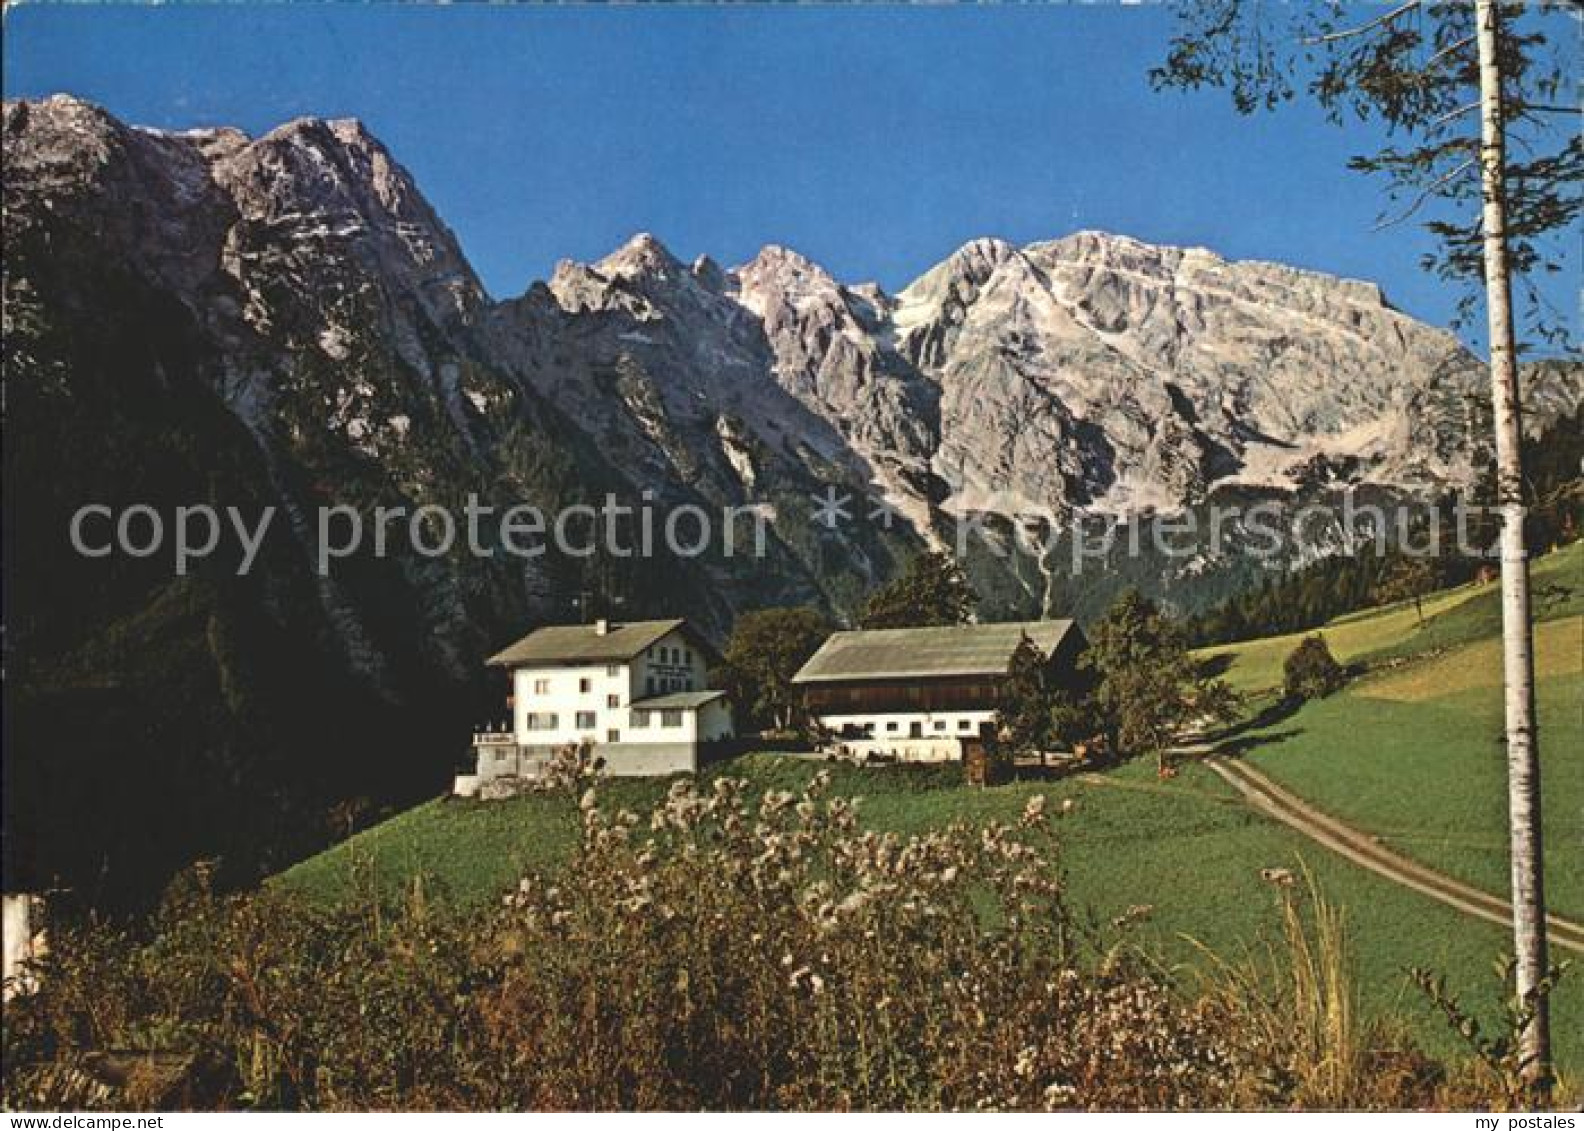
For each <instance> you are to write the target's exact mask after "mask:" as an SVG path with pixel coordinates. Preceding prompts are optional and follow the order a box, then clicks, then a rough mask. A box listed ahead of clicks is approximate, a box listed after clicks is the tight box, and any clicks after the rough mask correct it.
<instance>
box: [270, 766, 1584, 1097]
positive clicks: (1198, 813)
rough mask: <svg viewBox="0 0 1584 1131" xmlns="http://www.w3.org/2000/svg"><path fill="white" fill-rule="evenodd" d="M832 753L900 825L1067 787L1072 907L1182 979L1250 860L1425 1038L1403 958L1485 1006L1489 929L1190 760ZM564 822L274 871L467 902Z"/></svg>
mask: <svg viewBox="0 0 1584 1131" xmlns="http://www.w3.org/2000/svg"><path fill="white" fill-rule="evenodd" d="M821 768H822V764H821V763H817V762H812V761H805V760H801V759H794V758H788V757H785V756H777V755H752V756H749V757H746V758H743V759H739V760H738V761H736V762H733V763H731V764H729V765H728V766H726V767H724V768H722V769H718V770H716V771H714V772H716V773H722V772H724V773H730V774H732V775H734V776H739V777H746V778H748V779H749V780H750V781H751V782H752V783H753V786H754V788H755V789H760V790H763V789H791V788H796V787H798V786H799V785H800V784H801V783H803V782H805V781H806V780H807V779H808V778H809V777H810V776H812V775H813V774H814V773H815V772H817V771H818V770H819V769H821ZM833 769H834V773H835V777H836V781H835V786H834V791H835V792H837V793H842V794H847V795H853V796H858V797H861V798H862V799H863V800H862V803H861V807H860V811H861V812H862V813H863V814H864V817H865V820H866V822H867V823H868V824H871V825H872V826H874V827H876V828H879V829H884V830H894V831H897V832H902V833H906V832H912V831H920V830H924V829H928V828H931V827H938V826H940V825H944V824H947V823H949V822H951V821H954V820H964V821H969V822H980V821H984V820H987V819H989V818H992V817H997V818H1001V819H1003V820H1012V819H1015V818H1016V816H1017V815H1018V813H1020V812H1021V810H1022V808H1023V805H1024V803H1025V802H1026V800H1027V798H1028V797H1029V796H1030V795H1032V794H1034V793H1043V794H1045V795H1046V796H1047V797H1049V798H1050V799H1051V801H1052V802H1053V803H1055V804H1060V802H1061V801H1062V800H1064V799H1068V798H1071V799H1072V800H1073V802H1074V806H1075V807H1074V809H1073V811H1072V812H1071V813H1070V814H1069V815H1068V816H1067V817H1066V818H1064V820H1063V823H1062V825H1061V826H1060V832H1061V842H1062V845H1063V849H1062V850H1063V853H1064V864H1065V867H1066V869H1067V871H1068V875H1069V879H1070V884H1071V893H1072V899H1073V902H1074V904H1075V906H1077V907H1079V908H1080V909H1084V910H1086V911H1087V912H1088V913H1089V915H1090V916H1091V917H1092V918H1093V920H1094V921H1095V922H1096V923H1097V924H1102V925H1104V924H1109V923H1110V922H1111V921H1112V920H1113V919H1115V918H1117V917H1118V916H1121V915H1123V914H1124V913H1126V912H1128V911H1129V910H1130V909H1134V908H1140V907H1147V908H1149V911H1148V912H1147V914H1145V915H1144V917H1143V919H1142V920H1141V921H1140V922H1139V923H1138V924H1137V925H1135V926H1134V927H1132V928H1129V932H1128V937H1129V938H1131V939H1133V940H1134V941H1136V942H1137V943H1139V944H1141V945H1143V946H1145V947H1147V948H1148V949H1149V950H1150V951H1151V952H1153V953H1156V954H1159V955H1160V956H1161V957H1162V958H1163V959H1164V960H1165V961H1166V962H1167V963H1169V964H1171V965H1173V966H1177V967H1179V968H1180V971H1181V973H1182V976H1183V977H1185V978H1192V976H1193V975H1192V970H1193V969H1194V968H1195V967H1196V964H1197V963H1199V962H1201V961H1202V954H1201V953H1200V951H1199V950H1198V948H1197V946H1196V945H1195V942H1194V941H1193V940H1197V941H1198V942H1202V943H1204V944H1205V945H1207V946H1209V947H1210V948H1212V949H1213V950H1215V951H1216V952H1217V953H1220V954H1223V955H1228V956H1240V955H1242V954H1243V953H1244V951H1245V949H1246V948H1248V947H1253V946H1258V945H1260V942H1261V940H1262V939H1265V938H1268V937H1271V936H1272V934H1273V932H1274V931H1275V930H1276V924H1277V917H1276V916H1277V906H1278V905H1277V898H1278V897H1277V893H1276V891H1275V890H1274V889H1273V888H1272V887H1271V886H1270V885H1269V884H1267V883H1266V882H1265V881H1264V880H1262V879H1261V877H1260V871H1261V869H1262V868H1269V867H1287V868H1294V869H1296V868H1301V867H1305V866H1307V867H1308V868H1310V869H1311V870H1312V871H1313V873H1314V875H1315V876H1316V878H1317V880H1318V881H1319V883H1320V884H1321V885H1322V887H1323V888H1324V890H1325V891H1326V892H1327V893H1328V894H1330V895H1331V896H1332V897H1333V898H1334V899H1335V900H1336V901H1338V902H1340V903H1342V904H1344V905H1346V906H1347V907H1348V908H1350V909H1351V910H1350V913H1349V921H1350V923H1351V926H1352V929H1353V932H1354V937H1355V942H1356V949H1357V956H1358V966H1359V976H1360V981H1361V984H1362V988H1363V992H1364V995H1365V998H1366V1001H1367V1002H1368V1003H1369V1004H1370V1005H1371V1006H1372V1007H1374V1008H1377V1009H1390V1010H1393V1011H1397V1012H1400V1013H1402V1014H1404V1015H1405V1016H1407V1017H1408V1018H1409V1019H1410V1020H1411V1021H1412V1022H1413V1023H1414V1024H1415V1027H1416V1028H1417V1029H1418V1030H1419V1032H1420V1034H1421V1036H1422V1039H1423V1040H1424V1041H1425V1042H1426V1043H1427V1044H1428V1045H1429V1046H1430V1047H1432V1048H1434V1049H1436V1050H1439V1051H1440V1052H1442V1053H1456V1052H1459V1051H1460V1050H1459V1049H1458V1048H1457V1047H1456V1044H1455V1041H1454V1040H1453V1038H1452V1037H1451V1036H1450V1034H1448V1033H1447V1032H1446V1030H1445V1029H1444V1026H1443V1024H1442V1023H1441V1022H1440V1021H1439V1020H1438V1019H1437V1018H1435V1017H1433V1016H1432V1015H1431V1014H1430V1012H1429V1010H1428V1009H1427V1008H1426V1006H1425V1005H1424V1004H1423V1003H1422V1001H1421V999H1420V997H1419V995H1418V993H1417V991H1415V990H1414V989H1413V988H1412V987H1411V986H1410V985H1409V984H1408V980H1407V977H1406V975H1405V970H1406V969H1407V968H1408V967H1410V966H1414V965H1420V966H1428V967H1432V968H1435V969H1438V970H1442V971H1445V972H1447V973H1448V975H1449V976H1450V978H1451V980H1452V982H1453V984H1454V985H1456V986H1458V987H1460V988H1463V989H1464V990H1465V991H1466V992H1467V993H1468V994H1469V997H1470V1000H1471V1001H1478V1002H1480V1003H1482V1004H1483V1005H1484V1006H1486V1007H1488V1008H1489V1009H1491V1010H1493V1009H1494V1002H1495V987H1494V983H1493V982H1492V980H1491V978H1490V975H1489V970H1490V964H1491V961H1492V959H1493V958H1494V957H1495V956H1496V955H1497V954H1499V953H1500V952H1501V951H1502V948H1503V946H1504V945H1505V937H1504V933H1503V932H1502V931H1501V930H1500V929H1499V928H1497V927H1495V926H1492V925H1489V924H1485V923H1482V922H1478V921H1475V920H1471V919H1469V918H1467V917H1465V916H1463V915H1460V914H1459V913H1457V912H1455V911H1452V910H1450V909H1448V908H1445V907H1442V906H1441V905H1440V904H1437V903H1435V902H1433V901H1431V900H1428V899H1425V898H1423V897H1421V896H1418V895H1416V894H1414V893H1412V892H1409V891H1405V890H1403V889H1401V888H1398V887H1396V886H1395V885H1392V884H1390V883H1388V882H1387V881H1385V880H1382V879H1379V878H1377V877H1375V876H1373V875H1371V874H1370V873H1368V872H1365V871H1362V870H1361V869H1358V868H1356V867H1353V866H1352V865H1350V864H1347V863H1346V862H1344V861H1342V860H1340V859H1338V858H1336V857H1334V856H1332V855H1330V854H1329V853H1326V852H1325V851H1324V850H1322V849H1320V848H1318V847H1316V846H1314V845H1313V844H1311V843H1309V842H1307V841H1305V840H1304V839H1303V838H1301V837H1300V836H1298V835H1297V834H1295V833H1292V832H1290V831H1289V830H1287V829H1285V828H1283V827H1281V826H1279V825H1275V824H1272V823H1271V822H1269V821H1266V820H1265V819H1263V818H1261V817H1259V816H1258V815H1256V814H1255V813H1253V812H1252V811H1250V810H1249V809H1248V808H1247V807H1246V806H1245V805H1243V803H1242V802H1241V801H1240V800H1239V799H1238V798H1237V797H1236V796H1235V795H1234V794H1233V792H1232V791H1231V789H1230V787H1228V786H1226V785H1225V784H1224V783H1222V782H1221V781H1220V780H1219V779H1217V778H1216V777H1214V776H1213V775H1212V774H1210V773H1209V772H1208V771H1206V770H1203V769H1201V768H1199V767H1188V768H1187V769H1186V770H1185V772H1184V773H1183V774H1182V775H1181V776H1180V777H1179V778H1177V779H1174V780H1172V781H1169V782H1160V781H1157V780H1156V779H1155V777H1154V775H1153V772H1152V770H1151V768H1150V767H1148V766H1145V765H1142V764H1137V765H1129V766H1124V767H1123V768H1121V769H1120V770H1117V771H1115V772H1113V773H1110V774H1107V775H1103V776H1098V775H1097V776H1093V777H1083V778H1067V779H1063V780H1058V781H1047V782H1039V783H1032V782H1023V783H1017V784H1011V785H1005V786H998V787H995V788H991V789H967V788H964V787H962V786H961V785H960V784H958V780H957V775H956V773H955V772H954V771H953V770H950V769H931V768H916V769H914V768H895V767H892V768H882V769H857V768H852V767H834V768H833ZM603 788H604V796H605V802H604V803H605V804H607V805H610V806H616V805H625V806H629V807H642V806H644V805H646V804H648V803H649V802H651V801H654V800H656V799H658V798H659V797H660V796H661V795H662V794H663V792H664V790H665V788H666V783H665V782H655V781H621V782H611V783H608V784H607V785H606V786H605V787H603ZM573 827H574V811H573V805H572V803H571V801H570V800H569V799H567V798H559V797H546V796H533V797H521V798H516V799H513V800H510V801H502V802H478V801H463V800H437V801H433V802H430V803H428V804H426V805H423V806H420V807H418V808H417V809H414V810H412V811H410V812H408V813H405V814H403V815H402V816H400V817H397V818H395V819H394V820H392V821H389V822H386V823H385V824H383V825H380V826H378V827H377V828H374V829H370V830H368V831H367V832H365V833H362V834H360V835H359V836H356V837H354V838H352V840H350V841H349V842H347V843H346V844H344V845H341V846H339V847H338V848H336V849H333V850H331V851H330V852H327V853H324V854H322V855H320V856H317V857H314V858H313V859H311V860H308V861H305V862H303V863H302V864H299V865H298V866H297V867H295V868H293V869H291V870H290V871H288V872H286V873H285V874H283V875H282V876H280V877H279V878H278V879H277V881H276V882H278V883H280V884H283V885H285V886H287V887H289V888H292V889H295V890H298V891H300V892H302V893H304V894H306V895H308V896H310V897H312V898H315V899H321V900H336V899H341V898H345V897H346V896H347V895H348V894H349V893H351V892H353V891H354V890H367V888H368V887H369V886H373V887H375V888H377V890H379V891H380V892H382V893H383V894H385V895H387V896H391V897H395V896H397V895H398V894H399V893H401V892H403V891H405V890H407V889H408V888H409V887H410V885H411V884H412V882H413V878H414V877H415V876H423V877H425V891H426V894H427V895H430V896H432V897H434V898H435V899H437V900H440V901H449V902H451V903H453V904H455V905H458V906H463V907H466V906H477V905H478V904H480V903H485V902H489V901H491V900H494V899H498V898H500V896H501V895H502V894H503V893H504V892H505V891H507V890H508V889H509V888H510V887H511V886H512V885H513V884H514V883H515V882H516V880H517V878H518V877H519V876H520V875H522V874H523V872H524V871H525V870H529V869H539V868H547V867H553V866H556V865H557V864H559V863H561V862H563V861H565V860H566V858H567V856H568V854H569V852H570V851H571V848H572V845H573ZM1561 1009H1562V1011H1563V1013H1564V1015H1565V1016H1568V1017H1574V1018H1579V1017H1584V985H1581V984H1578V983H1575V984H1573V985H1571V986H1568V987H1567V988H1566V990H1565V992H1564V994H1563V999H1562V1004H1561ZM1561 1028H1563V1029H1579V1028H1584V1027H1580V1026H1577V1025H1571V1024H1569V1025H1563V1026H1561ZM1561 1040H1562V1042H1563V1045H1562V1048H1563V1053H1564V1055H1565V1056H1567V1057H1568V1058H1569V1061H1568V1062H1569V1063H1576V1064H1579V1065H1580V1066H1581V1067H1584V1043H1581V1042H1579V1041H1578V1040H1576V1039H1572V1038H1570V1037H1568V1036H1566V1035H1564V1036H1563V1037H1562V1038H1561Z"/></svg>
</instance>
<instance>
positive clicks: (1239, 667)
mask: <svg viewBox="0 0 1584 1131" xmlns="http://www.w3.org/2000/svg"><path fill="white" fill-rule="evenodd" d="M1530 578H1531V583H1532V586H1533V590H1534V594H1535V600H1534V609H1535V615H1536V616H1537V617H1538V618H1540V619H1543V620H1547V619H1558V618H1562V617H1568V616H1578V615H1580V614H1584V542H1575V543H1574V544H1573V545H1571V546H1567V547H1565V548H1563V549H1561V550H1558V551H1557V552H1556V553H1553V554H1548V555H1546V556H1545V557H1543V558H1540V559H1538V560H1537V561H1536V562H1535V563H1534V565H1533V567H1532V568H1531V571H1530ZM1499 598H1500V594H1499V591H1498V585H1497V583H1496V582H1494V581H1492V582H1487V583H1485V584H1483V585H1479V584H1470V585H1463V586H1459V587H1458V588H1456V589H1449V590H1446V591H1444V592H1441V593H1437V594H1434V595H1433V596H1430V597H1428V598H1426V599H1425V601H1424V602H1423V605H1422V611H1423V614H1424V624H1423V625H1421V624H1420V619H1419V613H1417V612H1416V611H1415V610H1414V607H1413V605H1412V603H1407V602H1405V603H1402V604H1398V605H1392V606H1389V607H1387V608H1383V609H1368V610H1365V611H1363V612H1357V613H1350V614H1348V615H1347V616H1343V617H1338V618H1337V619H1336V620H1333V621H1331V622H1330V623H1329V624H1326V625H1324V626H1322V627H1321V628H1318V629H1311V630H1309V631H1307V632H1294V633H1288V634H1287V635H1284V636H1267V637H1263V638H1261V639H1259V640H1248V641H1240V642H1239V643H1236V644H1220V645H1216V646H1215V647H1212V648H1205V649H1203V650H1202V651H1201V652H1200V653H1199V655H1201V656H1204V657H1206V658H1214V657H1225V662H1226V663H1227V665H1228V666H1227V668H1226V671H1225V673H1224V677H1225V679H1226V680H1227V681H1228V682H1229V683H1231V684H1232V685H1233V686H1234V687H1236V688H1237V689H1238V690H1239V691H1247V692H1260V691H1269V690H1272V689H1275V688H1280V687H1281V683H1282V661H1283V660H1285V659H1286V658H1287V656H1288V654H1289V653H1291V652H1292V650H1293V649H1294V648H1296V647H1297V646H1298V642H1299V641H1300V640H1302V639H1303V638H1304V637H1305V636H1308V635H1310V634H1311V633H1313V632H1320V633H1323V634H1324V635H1325V638H1326V643H1327V644H1328V645H1329V646H1330V648H1331V652H1332V654H1333V655H1335V656H1336V658H1337V659H1338V660H1340V661H1341V662H1343V663H1344V664H1359V663H1368V662H1371V661H1378V660H1383V659H1387V658H1392V657H1406V656H1413V655H1418V654H1421V653H1424V652H1428V651H1432V650H1436V649H1441V648H1449V647H1453V646H1455V645H1458V644H1466V643H1468V642H1470V641H1474V640H1482V639H1488V638H1494V637H1498V636H1500V635H1501V605H1500V601H1499Z"/></svg>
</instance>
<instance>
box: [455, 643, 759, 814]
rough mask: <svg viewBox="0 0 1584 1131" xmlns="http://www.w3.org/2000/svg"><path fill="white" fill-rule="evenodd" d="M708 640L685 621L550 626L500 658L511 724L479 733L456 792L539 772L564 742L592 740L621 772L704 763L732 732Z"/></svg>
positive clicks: (495, 661) (610, 767) (612, 769)
mask: <svg viewBox="0 0 1584 1131" xmlns="http://www.w3.org/2000/svg"><path fill="white" fill-rule="evenodd" d="M712 654H713V653H712V650H711V649H710V646H709V644H708V643H707V642H706V641H705V640H704V639H703V638H702V637H701V636H699V634H698V633H697V632H696V631H694V630H693V629H692V628H691V627H690V626H689V625H688V624H687V622H685V621H682V620H650V621H631V622H625V623H618V622H615V621H606V620H599V621H595V622H594V623H593V624H577V625H550V626H547V627H545V628H540V629H537V630H536V631H534V632H531V633H529V634H528V635H527V636H525V637H523V638H522V639H521V640H519V641H517V642H516V643H515V644H513V645H511V646H510V647H509V648H507V649H505V650H504V651H502V652H500V653H499V654H498V655H495V656H492V657H491V658H490V660H489V664H490V666H492V667H498V668H504V669H506V671H507V673H508V675H509V678H510V680H511V692H510V696H509V698H508V703H509V704H510V707H511V729H510V730H509V731H495V732H483V733H480V734H477V735H475V736H474V739H473V745H474V750H475V751H476V753H477V759H478V760H477V763H476V766H475V772H474V773H473V774H471V775H463V776H460V777H458V779H457V792H458V793H460V794H465V795H468V794H473V793H478V792H480V791H484V792H489V791H490V789H489V787H490V783H496V784H497V785H500V784H504V783H503V782H501V781H500V779H507V778H512V779H522V778H532V777H535V776H537V775H538V774H539V773H540V771H541V770H542V768H543V766H544V764H545V762H546V761H547V760H548V759H549V758H550V757H551V755H552V754H553V753H554V752H555V751H556V750H557V749H559V748H561V747H564V746H567V745H568V744H572V743H582V742H587V743H589V744H590V745H591V746H592V747H593V749H594V753H595V755H596V756H597V757H599V758H602V759H603V760H604V763H605V772H606V773H609V774H613V775H617V776H628V777H632V776H640V775H647V774H669V773H676V772H678V771H682V770H697V769H698V767H699V757H700V752H701V750H707V749H708V747H709V746H710V744H712V743H717V742H721V741H723V740H725V739H729V738H731V737H732V734H733V731H732V716H731V705H730V703H729V702H728V701H727V699H726V693H725V692H724V691H712V690H709V689H707V688H706V686H705V684H706V680H707V673H708V664H709V658H710V656H711V655H712Z"/></svg>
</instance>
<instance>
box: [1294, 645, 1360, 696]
mask: <svg viewBox="0 0 1584 1131" xmlns="http://www.w3.org/2000/svg"><path fill="white" fill-rule="evenodd" d="M1282 674H1283V676H1284V677H1285V679H1284V684H1285V688H1286V691H1287V697H1288V698H1289V699H1294V700H1297V701H1299V702H1302V701H1304V700H1306V699H1323V698H1325V697H1326V696H1327V695H1330V694H1331V693H1332V692H1333V691H1336V690H1338V689H1339V688H1340V687H1341V686H1342V685H1343V684H1344V683H1346V682H1347V672H1346V671H1344V670H1343V667H1342V665H1341V664H1339V663H1337V662H1336V657H1335V656H1333V655H1331V649H1330V648H1329V647H1327V645H1326V642H1325V637H1324V636H1321V635H1320V634H1319V633H1315V634H1314V635H1313V636H1306V637H1304V638H1303V640H1302V641H1301V642H1300V643H1299V645H1298V647H1296V648H1294V649H1293V650H1292V653H1291V655H1289V656H1288V657H1287V659H1286V660H1285V661H1284V662H1283V664H1282Z"/></svg>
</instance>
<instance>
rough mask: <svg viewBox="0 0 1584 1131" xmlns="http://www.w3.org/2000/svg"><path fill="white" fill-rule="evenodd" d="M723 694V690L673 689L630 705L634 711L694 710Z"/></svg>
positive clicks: (636, 700)
mask: <svg viewBox="0 0 1584 1131" xmlns="http://www.w3.org/2000/svg"><path fill="white" fill-rule="evenodd" d="M725 694H726V693H725V692H724V691H673V692H671V693H670V694H669V695H656V696H654V698H652V699H635V700H633V702H632V704H631V707H632V709H633V710H634V711H695V710H697V709H698V708H700V707H702V706H704V705H705V704H706V703H713V702H714V701H715V700H717V699H719V698H720V697H721V696H723V695H725Z"/></svg>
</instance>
